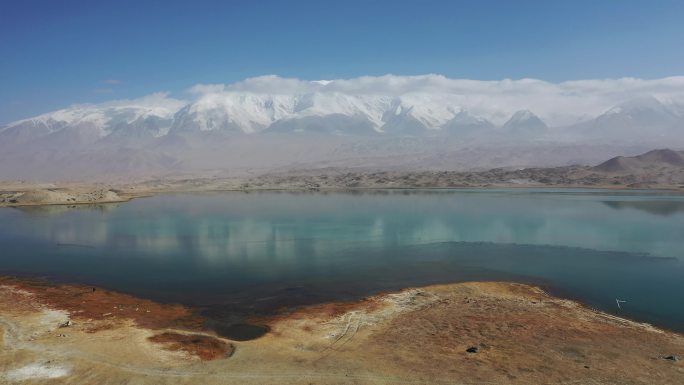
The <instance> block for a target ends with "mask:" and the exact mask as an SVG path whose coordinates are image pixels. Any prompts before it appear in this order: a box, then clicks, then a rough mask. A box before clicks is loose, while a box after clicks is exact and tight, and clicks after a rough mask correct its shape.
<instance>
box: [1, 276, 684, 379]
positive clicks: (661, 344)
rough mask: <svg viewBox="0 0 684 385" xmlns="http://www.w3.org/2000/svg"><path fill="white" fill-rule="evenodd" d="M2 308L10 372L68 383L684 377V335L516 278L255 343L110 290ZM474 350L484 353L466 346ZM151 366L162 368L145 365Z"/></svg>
mask: <svg viewBox="0 0 684 385" xmlns="http://www.w3.org/2000/svg"><path fill="white" fill-rule="evenodd" d="M0 304H1V305H2V306H0V309H2V310H0V329H4V333H0V337H1V338H0V344H4V345H5V349H4V350H0V367H5V368H6V369H7V370H9V371H10V372H11V370H14V369H16V368H15V367H17V366H18V363H19V362H22V363H25V364H27V365H28V364H31V363H32V362H36V360H38V362H46V361H45V360H48V361H47V362H51V364H50V365H52V366H50V365H48V366H49V367H53V366H54V365H61V366H60V367H61V368H68V370H67V371H68V373H69V374H68V375H69V376H72V377H70V378H71V379H73V380H74V381H70V383H79V382H78V381H77V380H78V379H79V378H80V376H83V375H84V374H85V373H96V374H97V376H101V378H100V377H97V378H98V379H99V380H102V379H104V378H107V379H109V378H112V380H111V382H112V383H114V382H115V379H118V380H122V379H124V378H126V379H128V378H133V377H135V378H137V379H138V380H139V381H141V382H142V383H160V382H161V383H163V382H164V379H165V378H166V379H169V378H168V376H167V375H170V374H169V373H173V375H172V378H176V377H178V376H182V377H188V378H192V379H193V380H198V381H202V380H204V381H208V382H206V383H210V384H213V383H226V382H225V380H226V379H232V380H234V381H236V382H234V383H264V382H263V381H272V380H277V382H275V381H274V382H273V383H285V384H287V383H293V384H294V383H297V384H298V383H306V382H304V381H299V380H298V378H299V377H294V378H291V377H288V375H286V373H291V372H292V371H294V372H295V373H298V374H300V375H302V376H304V377H306V373H309V375H312V376H313V375H315V376H317V377H316V378H318V380H317V381H315V383H322V384H328V383H330V384H332V383H339V380H340V379H346V380H345V381H348V379H349V376H350V375H351V376H358V378H361V379H362V380H360V381H362V382H360V383H367V382H363V380H368V379H373V380H372V381H371V383H376V380H377V379H380V378H385V379H387V378H394V379H397V378H403V379H404V380H406V382H407V383H416V384H418V383H425V382H429V383H441V382H445V383H449V382H448V381H445V380H444V377H443V376H444V374H446V373H449V374H450V375H453V376H454V377H453V378H454V379H458V380H457V383H460V382H463V383H472V382H473V381H476V382H477V381H483V380H488V381H492V380H494V382H496V383H529V382H536V383H538V382H539V381H540V380H544V381H547V380H548V381H551V379H556V380H558V381H561V380H562V381H569V380H582V379H584V380H589V379H591V380H593V381H599V382H600V381H606V382H608V380H610V381H614V382H621V383H644V384H646V383H677V382H679V381H680V380H682V379H684V366H683V365H682V362H676V361H674V360H670V359H667V358H665V357H667V356H669V355H673V356H678V357H682V355H684V335H682V334H679V333H675V332H671V331H668V330H663V329H661V328H657V327H654V326H652V325H650V324H644V323H640V322H637V321H633V320H629V319H625V318H621V317H618V316H614V315H611V314H608V313H604V312H600V311H597V310H595V309H592V308H590V307H588V306H586V305H584V304H582V303H579V302H577V301H573V300H568V299H564V298H559V297H556V296H552V295H550V294H549V292H548V291H546V290H544V289H542V288H540V287H539V286H531V285H526V284H519V283H510V282H465V283H454V284H443V285H431V286H425V287H416V288H406V289H402V290H399V291H394V292H386V293H379V294H376V295H371V296H369V297H366V298H363V299H361V300H358V301H353V302H330V303H322V304H317V305H309V306H303V307H299V308H297V309H294V310H292V311H288V312H285V313H280V314H277V315H274V316H272V317H263V318H260V319H254V320H252V321H254V322H258V323H260V324H264V325H267V326H268V328H269V331H268V332H267V333H266V334H265V335H263V336H261V337H259V338H256V339H251V340H243V341H240V340H231V339H226V338H223V337H220V336H219V335H217V334H216V333H215V332H213V331H211V330H207V329H206V327H205V326H203V323H202V322H201V320H200V319H199V318H198V317H199V316H198V315H197V314H196V313H193V310H192V309H190V308H187V307H184V306H181V305H172V304H159V303H155V302H152V301H148V300H145V299H140V298H137V297H133V296H129V295H127V294H121V293H116V292H112V291H108V290H104V289H99V288H91V287H84V286H78V285H66V284H54V283H51V282H45V281H42V282H41V281H35V280H34V281H30V280H26V279H22V278H11V277H9V278H8V277H2V278H0ZM110 307H111V309H109V308H110ZM143 310H144V311H143ZM68 321H69V322H72V323H71V324H68V323H67V322H68ZM46 322H47V323H46ZM64 325H66V326H64ZM60 326H62V327H60ZM8 333H9V334H8ZM92 341H98V342H97V343H93V342H92ZM8 343H9V345H8ZM8 348H9V350H8ZM471 348H476V349H475V351H476V353H468V352H466V350H467V349H471ZM116 349H123V352H124V353H125V354H119V353H116V354H115V353H113V352H117V350H116ZM558 349H560V350H558ZM661 350H662V352H661ZM54 352H58V354H57V353H54ZM109 355H111V356H109ZM40 357H42V358H40ZM90 357H92V358H90ZM51 358H52V359H51ZM104 358H106V359H107V360H106V361H107V364H103V362H101V359H104ZM41 360H42V361H41ZM138 360H141V361H138ZM450 362H451V363H458V365H456V366H454V367H452V365H453V364H450ZM141 365H144V366H145V367H146V368H156V369H154V370H149V372H145V373H141V372H139V371H138V370H137V369H135V368H137V367H138V366H141ZM198 365H199V366H198ZM207 365H208V366H207ZM445 365H446V366H445ZM625 365H627V366H629V368H628V369H625ZM19 366H20V365H19ZM407 367H410V368H412V370H409V371H407V370H406V368H407ZM132 368H133V369H132ZM446 368H451V369H448V370H447V369H446ZM545 368H546V369H545ZM134 369H135V370H134ZM445 370H446V371H445ZM623 372H624V373H623ZM269 373H270V374H269ZM278 373H280V376H279V375H278ZM638 373H641V374H638ZM643 373H648V374H649V376H648V377H643ZM238 375H239V376H238ZM139 376H144V378H143V377H139ZM148 376H150V377H148ZM236 376H237V377H236ZM269 376H270V377H269ZM327 376H329V377H330V378H328V379H327V380H326V378H327ZM652 376H656V377H652ZM83 378H84V379H85V378H86V377H83ZM88 378H90V379H92V375H89V376H88ZM238 378H240V379H241V380H240V381H237V379H238ZM245 378H247V379H250V380H248V381H247V382H243V381H242V380H243V379H245ZM352 378H355V377H352ZM640 378H641V380H639V379H640ZM34 379H35V380H40V378H38V377H36V378H34ZM43 380H45V381H49V380H47V379H43ZM624 380H629V381H626V382H625V381H624ZM214 381H215V382H214ZM355 381H356V380H355ZM378 381H379V382H377V383H394V381H389V382H387V381H386V380H385V382H383V381H380V380H378ZM649 381H650V382H649ZM83 382H84V383H87V381H85V380H84V381H83ZM91 382H92V381H91ZM103 383H107V381H104V382H103ZM231 383H233V382H231ZM266 383H271V382H266ZM354 383H355V382H354ZM452 383H453V382H452Z"/></svg>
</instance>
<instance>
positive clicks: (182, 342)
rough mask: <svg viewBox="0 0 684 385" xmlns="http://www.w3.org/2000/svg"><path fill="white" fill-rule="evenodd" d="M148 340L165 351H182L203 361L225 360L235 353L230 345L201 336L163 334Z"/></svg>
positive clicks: (214, 338) (216, 339)
mask: <svg viewBox="0 0 684 385" xmlns="http://www.w3.org/2000/svg"><path fill="white" fill-rule="evenodd" d="M148 339H149V340H150V341H152V342H155V343H158V344H162V345H164V348H165V349H167V350H171V351H183V352H186V353H189V354H191V355H194V356H196V357H199V358H200V359H201V360H203V361H210V360H216V359H221V358H227V357H230V356H232V355H233V353H234V352H235V347H234V346H233V345H232V344H230V343H227V342H225V341H222V340H220V339H218V338H216V337H212V336H206V335H202V334H181V333H174V332H165V333H160V334H157V335H154V336H152V337H149V338H148Z"/></svg>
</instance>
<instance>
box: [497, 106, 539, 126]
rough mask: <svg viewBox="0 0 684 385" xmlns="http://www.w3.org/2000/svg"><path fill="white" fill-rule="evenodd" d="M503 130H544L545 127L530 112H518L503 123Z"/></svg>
mask: <svg viewBox="0 0 684 385" xmlns="http://www.w3.org/2000/svg"><path fill="white" fill-rule="evenodd" d="M503 128H504V129H505V130H546V129H547V126H546V123H544V121H542V120H541V119H540V118H539V117H538V116H537V115H535V114H534V113H533V112H532V111H530V110H520V111H517V112H515V113H514V114H513V116H511V118H510V119H509V120H508V121H507V122H506V123H504V125H503Z"/></svg>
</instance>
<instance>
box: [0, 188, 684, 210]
mask: <svg viewBox="0 0 684 385" xmlns="http://www.w3.org/2000/svg"><path fill="white" fill-rule="evenodd" d="M100 189H102V188H100ZM499 189H520V190H524V189H539V190H547V189H549V190H550V189H561V190H563V189H567V190H570V189H573V190H587V192H594V191H600V190H607V191H625V192H645V193H649V192H652V193H656V192H662V193H672V194H673V195H684V190H682V188H681V187H675V186H653V187H629V186H615V185H596V186H586V185H532V184H530V185H520V184H501V185H487V186H391V187H383V186H363V187H345V186H339V187H317V188H307V187H263V188H239V187H194V188H193V187H180V188H166V189H155V188H151V189H142V190H139V191H135V192H124V191H123V190H121V189H120V188H118V187H116V186H111V187H108V188H106V190H108V191H116V192H117V193H118V194H117V195H118V196H117V198H116V199H103V200H76V201H51V200H42V201H35V202H17V203H9V202H8V201H7V200H5V201H3V200H0V208H4V207H30V206H87V205H97V204H112V203H126V202H130V201H132V200H134V199H139V198H149V197H154V196H157V195H162V194H172V193H211V192H213V193H219V192H245V193H249V192H311V193H314V192H321V193H329V192H355V191H383V190H386V191H402V190H406V191H421V190H424V191H440V190H476V191H492V190H499ZM43 190H46V189H44V188H39V189H27V190H24V191H16V190H11V191H10V190H6V189H3V188H2V187H1V186H0V195H3V194H5V195H7V194H10V193H27V192H36V191H43ZM47 190H69V188H68V187H55V188H52V189H47ZM80 190H85V191H93V190H95V189H94V188H91V187H80Z"/></svg>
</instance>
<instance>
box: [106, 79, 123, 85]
mask: <svg viewBox="0 0 684 385" xmlns="http://www.w3.org/2000/svg"><path fill="white" fill-rule="evenodd" d="M102 83H105V84H111V85H113V86H115V85H117V84H121V80H118V79H105V80H103V81H102Z"/></svg>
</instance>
